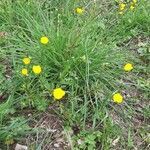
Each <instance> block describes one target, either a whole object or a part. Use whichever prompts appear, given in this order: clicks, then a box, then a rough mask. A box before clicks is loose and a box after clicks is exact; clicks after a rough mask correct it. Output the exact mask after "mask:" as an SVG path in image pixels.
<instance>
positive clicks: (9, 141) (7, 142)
mask: <svg viewBox="0 0 150 150" xmlns="http://www.w3.org/2000/svg"><path fill="white" fill-rule="evenodd" d="M13 143H14V140H13V139H7V140H6V141H5V144H7V145H11V144H13Z"/></svg>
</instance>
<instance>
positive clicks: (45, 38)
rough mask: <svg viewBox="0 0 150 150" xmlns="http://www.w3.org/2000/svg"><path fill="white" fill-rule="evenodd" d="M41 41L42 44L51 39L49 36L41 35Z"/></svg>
mask: <svg viewBox="0 0 150 150" xmlns="http://www.w3.org/2000/svg"><path fill="white" fill-rule="evenodd" d="M40 42H41V43H42V44H47V43H48V42H49V39H48V37H46V36H43V37H41V39H40Z"/></svg>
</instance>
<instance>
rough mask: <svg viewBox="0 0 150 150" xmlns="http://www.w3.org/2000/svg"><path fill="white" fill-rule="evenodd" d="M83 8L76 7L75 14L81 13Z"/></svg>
mask: <svg viewBox="0 0 150 150" xmlns="http://www.w3.org/2000/svg"><path fill="white" fill-rule="evenodd" d="M83 12H84V9H83V8H76V13H77V14H83Z"/></svg>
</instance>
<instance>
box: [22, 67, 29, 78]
mask: <svg viewBox="0 0 150 150" xmlns="http://www.w3.org/2000/svg"><path fill="white" fill-rule="evenodd" d="M21 74H22V75H24V76H28V70H27V69H26V68H23V69H22V70H21Z"/></svg>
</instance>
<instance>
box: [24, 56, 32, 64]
mask: <svg viewBox="0 0 150 150" xmlns="http://www.w3.org/2000/svg"><path fill="white" fill-rule="evenodd" d="M22 61H23V63H24V64H25V65H28V64H30V62H31V59H30V58H29V57H25V58H23V60H22Z"/></svg>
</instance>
